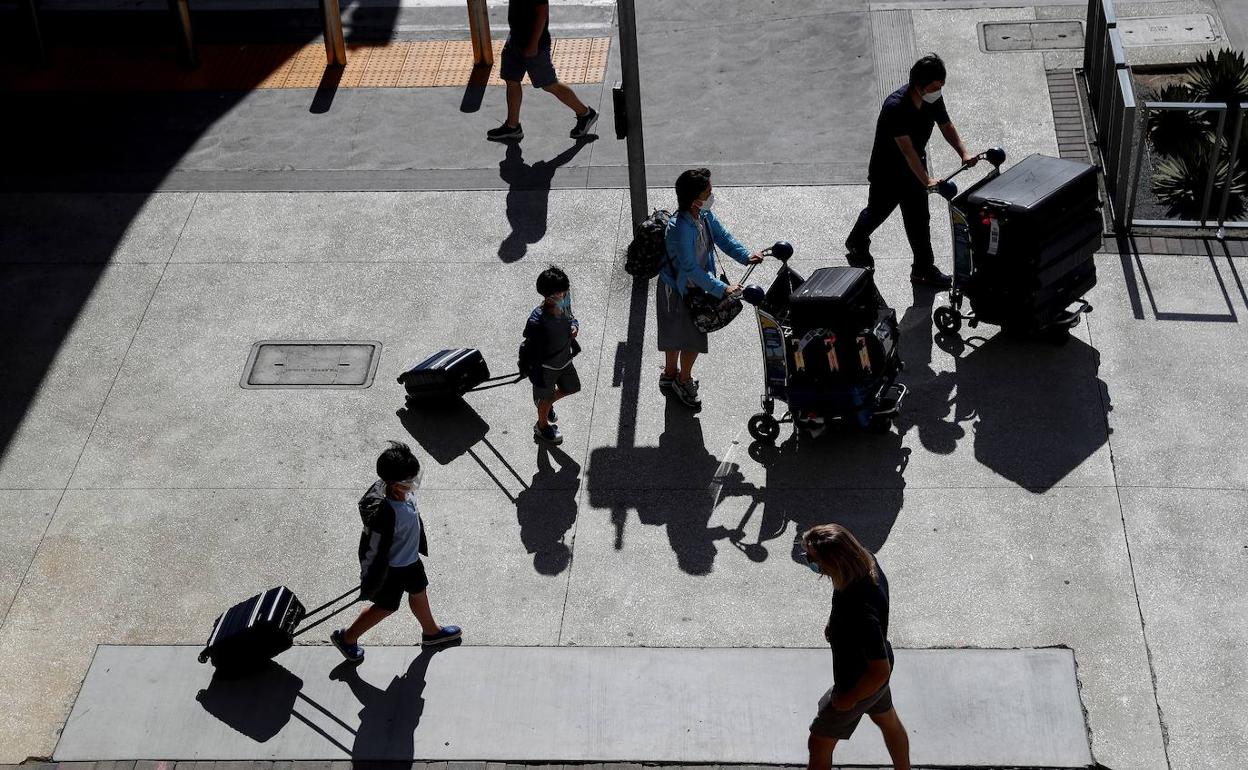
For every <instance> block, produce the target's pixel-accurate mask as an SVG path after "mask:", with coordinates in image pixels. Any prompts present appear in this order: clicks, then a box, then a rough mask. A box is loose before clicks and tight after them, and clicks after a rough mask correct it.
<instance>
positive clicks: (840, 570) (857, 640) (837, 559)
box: [802, 524, 910, 770]
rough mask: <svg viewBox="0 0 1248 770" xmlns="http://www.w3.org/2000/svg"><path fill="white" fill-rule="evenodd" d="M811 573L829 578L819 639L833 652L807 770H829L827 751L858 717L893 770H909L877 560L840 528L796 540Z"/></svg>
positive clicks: (816, 530)
mask: <svg viewBox="0 0 1248 770" xmlns="http://www.w3.org/2000/svg"><path fill="white" fill-rule="evenodd" d="M802 546H803V547H804V548H805V550H806V561H807V564H808V565H809V566H810V568H811V570H813V571H814V572H815V573H817V574H819V575H824V576H827V577H829V578H831V579H832V586H833V589H834V590H833V592H832V613H831V615H830V616H829V617H828V624H827V626H826V627H825V628H824V631H823V635H824V638H825V639H827V641H828V644H829V645H831V647H832V679H833V685H832V688H831V689H830V690H828V691H827V693H826V694H824V696H823V698H821V699H820V701H819V713H818V714H817V715H816V716H815V720H814V721H813V722H811V724H810V738H809V740H808V741H807V747H808V748H809V750H810V760H809V762H808V764H807V770H831V768H832V750H833V749H835V748H836V744H837V741H843V740H847V739H848V738H849V737H850V736H851V735H853V734H854V729H855V728H857V727H858V723H859V722H860V721H861V720H862V716H863V714H866V715H867V716H868V717H870V718H871V721H872V722H875V725H876V727H879V728H880V732H881V733H883V736H884V745H885V747H887V749H888V755H889V757H891V758H892V760H893V767H894V768H896V770H910V738H909V736H907V735H906V728H905V726H904V725H902V723H901V719H900V718H899V717H898V716H897V711H896V709H894V708H893V695H892V692H891V690H890V689H889V679H890V677H891V676H892V672H893V647H892V645H891V644H889V643H888V578H886V577H885V576H884V571H883V570H882V569H880V564H879V562H878V561H876V558H875V557H874V556H873V555H872V554H871V552H870V551H868V550H867V549H866V548H864V547H863V546H862V544H861V543H859V542H858V539H857V538H855V537H854V536H853V534H852V533H851V532H850V531H849V530H847V529H845V528H844V527H842V526H841V525H839V524H820V525H819V526H816V527H812V528H811V529H809V530H807V531H806V532H805V533H804V534H803V535H802Z"/></svg>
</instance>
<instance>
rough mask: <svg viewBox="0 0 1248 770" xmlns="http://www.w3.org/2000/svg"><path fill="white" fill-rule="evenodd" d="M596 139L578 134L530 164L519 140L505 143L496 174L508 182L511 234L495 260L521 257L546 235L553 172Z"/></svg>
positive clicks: (500, 246) (508, 220)
mask: <svg viewBox="0 0 1248 770" xmlns="http://www.w3.org/2000/svg"><path fill="white" fill-rule="evenodd" d="M597 138H598V137H597V136H596V135H594V134H589V135H587V136H584V137H581V138H580V139H577V140H576V141H575V142H574V143H573V144H572V146H571V147H569V148H568V149H566V150H564V151H563V152H561V153H559V154H558V155H556V156H555V157H553V158H551V159H550V160H539V161H537V162H536V163H533V164H531V165H530V164H528V163H525V162H524V156H523V153H522V150H521V149H520V143H519V142H509V143H508V144H507V154H506V155H505V156H504V157H503V159H502V160H501V161H499V164H498V175H499V176H500V177H501V178H502V180H503V181H504V182H506V183H507V185H508V189H507V223H508V224H509V225H511V234H510V235H508V236H507V237H506V238H504V239H503V242H502V243H500V244H499V246H498V258H499V259H501V260H502V261H503V262H505V263H507V264H510V263H512V262H516V261H518V260H520V259H523V258H524V255H525V254H527V253H528V250H529V246H530V245H531V244H534V243H537V242H538V241H540V240H542V239H543V238H545V237H546V222H547V216H548V210H549V207H550V185H551V182H552V181H553V180H554V178H555V172H556V171H558V170H559V167H560V166H563V165H564V164H566V163H567V162H568V161H570V160H572V159H573V158H574V157H576V154H577V153H578V152H580V151H581V149H582V148H583V147H585V146H586V145H588V144H589V143H590V142H593V141H594V140H595V139H597Z"/></svg>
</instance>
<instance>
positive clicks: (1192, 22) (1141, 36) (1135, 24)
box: [1118, 13, 1219, 46]
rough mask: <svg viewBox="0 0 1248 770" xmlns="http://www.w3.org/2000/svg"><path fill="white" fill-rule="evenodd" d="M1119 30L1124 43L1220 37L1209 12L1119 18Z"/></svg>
mask: <svg viewBox="0 0 1248 770" xmlns="http://www.w3.org/2000/svg"><path fill="white" fill-rule="evenodd" d="M1118 32H1119V34H1121V35H1122V44H1123V45H1128V46H1148V45H1195V44H1200V43H1212V42H1213V41H1215V40H1217V39H1218V37H1219V35H1218V33H1217V31H1216V29H1215V28H1214V23H1213V17H1212V16H1210V15H1209V14H1207V13H1190V14H1187V15H1185V16H1154V17H1150V18H1143V19H1119V20H1118Z"/></svg>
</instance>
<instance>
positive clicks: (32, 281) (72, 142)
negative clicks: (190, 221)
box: [0, 0, 398, 456]
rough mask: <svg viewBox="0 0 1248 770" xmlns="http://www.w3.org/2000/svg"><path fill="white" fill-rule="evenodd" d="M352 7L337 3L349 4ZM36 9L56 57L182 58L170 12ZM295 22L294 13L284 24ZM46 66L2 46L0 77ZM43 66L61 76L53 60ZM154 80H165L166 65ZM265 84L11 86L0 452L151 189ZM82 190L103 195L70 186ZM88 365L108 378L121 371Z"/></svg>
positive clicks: (382, 29)
mask: <svg viewBox="0 0 1248 770" xmlns="http://www.w3.org/2000/svg"><path fill="white" fill-rule="evenodd" d="M193 5H194V4H193V3H192V6H193ZM355 5H356V0H344V2H343V3H342V6H343V10H344V12H345V11H347V10H348V9H350V8H352V7H354V6H355ZM397 12H398V6H397V4H396V5H395V6H392V7H390V8H384V9H378V10H377V12H376V13H373V14H372V17H371V19H370V21H371V26H370V27H369V30H368V34H369V35H370V38H372V37H374V36H376V37H383V38H388V37H389V35H390V33H391V32H392V31H393V29H394V16H395V14H396V13H397ZM227 17H228V18H227ZM40 18H41V27H42V33H43V38H44V42H45V44H46V45H47V47H48V52H49V58H50V60H51V62H52V64H53V65H54V67H55V64H56V63H57V62H58V61H64V60H67V59H68V58H72V57H73V56H75V55H76V53H77V51H78V50H79V49H81V48H97V49H98V48H102V47H107V48H109V49H110V50H114V49H115V50H117V51H120V52H121V54H122V58H124V57H125V56H128V55H129V53H130V52H132V51H135V50H139V49H143V50H145V51H146V50H150V49H152V48H155V47H159V48H161V49H162V50H164V51H167V52H168V56H167V57H166V58H165V59H164V60H163V61H164V62H165V66H167V67H168V68H169V70H178V69H179V66H180V65H179V63H178V57H177V55H176V36H175V34H174V31H173V30H174V27H175V25H174V22H173V20H172V18H171V16H170V14H169V13H168V12H167V11H146V10H143V11H131V10H126V11H107V12H98V11H87V10H83V11H78V10H62V11H55V12H50V11H45V12H43V13H41V15H40ZM191 18H192V24H193V25H194V27H195V31H196V36H197V39H198V41H199V42H201V43H235V42H244V41H256V40H263V41H265V42H285V43H290V44H292V46H297V45H303V44H307V43H311V42H314V41H316V40H318V39H319V34H320V30H319V26H318V22H317V12H316V10H315V9H314V8H309V9H307V10H297V11H294V10H292V11H286V12H280V13H272V14H266V15H265V18H266V19H268V21H269V22H270V23H271V25H270V26H269V27H267V28H265V27H263V26H261V25H258V24H253V23H251V22H252V21H253V20H255V19H257V18H258V17H251V16H248V15H247V13H245V12H240V13H233V12H221V11H194V10H192V12H191ZM291 19H297V20H298V23H297V24H293V25H289V24H287V21H288V20H291ZM0 28H3V29H6V30H12V31H13V34H14V35H20V34H21V31H22V30H26V29H28V25H27V24H26V23H25V22H24V21H23V20H22V18H21V17H20V11H19V10H18V9H17V8H12V9H0ZM352 39H354V38H352ZM15 42H20V41H15ZM26 42H27V43H28V42H29V41H26ZM39 64H40V63H39V62H37V61H34V60H32V59H31V57H30V56H29V50H28V47H27V45H26V43H22V44H18V45H13V46H7V47H5V48H4V49H0V87H3V86H4V80H5V77H6V73H15V74H17V75H20V74H21V73H25V72H30V71H34V70H36V69H37V68H38V67H39ZM280 64H281V62H280V61H275V62H274V66H275V67H276V66H278V65H280ZM267 74H268V73H264V75H267ZM45 75H46V76H47V77H50V78H53V79H55V77H56V76H55V68H54V69H53V70H52V71H51V72H50V73H45ZM42 76H43V75H41V77H42ZM152 77H153V80H159V79H160V78H161V73H160V72H153V73H152ZM261 77H263V75H262V76H261ZM259 82H260V80H259V79H257V80H255V81H254V82H239V83H238V84H237V89H236V90H230V91H220V92H194V93H193V92H180V93H168V92H159V91H150V92H131V93H122V92H91V91H87V90H80V89H78V88H76V87H75V84H73V83H65V84H60V87H59V88H58V90H51V91H15V90H10V89H8V88H5V89H4V90H5V91H6V93H5V108H6V114H7V115H11V116H21V119H20V120H17V119H11V120H4V121H0V143H2V145H3V146H4V147H6V148H8V152H7V153H6V154H5V164H4V168H3V169H0V193H5V194H7V195H5V199H4V201H3V203H4V205H3V206H0V261H2V263H3V269H2V270H0V339H4V340H5V343H6V344H5V345H4V349H3V351H0V369H2V370H3V371H4V373H5V376H4V378H3V383H2V384H0V456H3V455H4V454H5V453H6V451H7V450H8V449H9V445H10V444H11V442H12V441H13V437H14V434H15V431H16V430H17V427H18V426H19V425H20V424H21V423H22V420H23V419H24V418H25V416H26V414H27V411H28V410H29V408H30V405H31V403H32V402H33V400H34V398H35V396H36V394H37V393H38V391H39V389H40V387H41V385H42V383H43V381H44V379H45V377H46V376H47V374H48V371H49V369H50V367H51V366H52V362H53V361H54V360H56V357H57V355H58V353H59V352H60V350H61V348H62V346H63V345H64V343H65V340H66V336H67V335H68V334H69V332H70V330H71V329H72V328H73V327H74V325H75V323H76V322H77V321H78V319H79V316H80V314H81V312H82V309H83V307H84V306H85V304H86V303H87V301H88V300H89V299H90V297H91V296H92V294H93V292H94V291H95V289H96V287H97V284H98V283H99V280H100V277H101V275H102V274H103V272H104V270H105V268H106V266H107V264H108V262H109V261H110V259H111V258H112V255H113V253H114V251H115V250H116V248H117V246H118V245H119V244H120V243H121V242H122V240H123V238H124V237H125V236H126V234H127V231H128V230H129V228H130V225H131V224H132V222H133V221H134V219H135V218H136V216H137V215H138V214H139V212H140V211H142V209H143V206H144V204H145V203H146V201H147V198H148V196H149V195H150V194H151V193H152V191H154V190H155V189H157V188H158V186H159V185H160V184H161V182H162V181H163V180H164V178H165V176H166V174H168V173H169V172H170V171H171V170H172V169H173V168H175V167H176V165H177V164H178V163H179V161H181V159H182V158H183V157H184V156H185V155H186V154H187V153H188V152H189V151H190V150H191V149H192V148H194V147H195V145H196V142H197V141H198V140H199V139H200V137H201V136H202V135H203V134H204V132H205V131H207V130H208V129H209V128H211V127H212V126H213V125H214V124H215V123H216V122H217V121H218V120H219V119H220V118H221V117H222V116H224V115H226V114H228V113H230V112H231V111H233V110H235V109H237V108H238V107H239V106H240V105H241V104H242V103H243V102H244V101H245V100H246V99H247V98H248V97H249V96H251V95H252V91H253V90H254V89H255V87H256V86H257V85H258V83H259ZM36 192H47V193H53V195H38V194H32V193H36ZM84 192H91V193H97V194H96V195H92V196H85V195H84V196H78V197H75V196H74V194H75V193H84ZM98 193H103V194H98ZM119 193H125V194H119ZM163 256H168V255H163ZM140 299H141V298H140ZM136 318H137V315H136ZM91 376H96V377H105V378H109V377H111V376H112V372H94V373H93V374H92V375H91ZM92 408H94V406H93V407H92ZM83 430H84V432H85V430H86V426H84V427H83ZM84 435H85V433H84Z"/></svg>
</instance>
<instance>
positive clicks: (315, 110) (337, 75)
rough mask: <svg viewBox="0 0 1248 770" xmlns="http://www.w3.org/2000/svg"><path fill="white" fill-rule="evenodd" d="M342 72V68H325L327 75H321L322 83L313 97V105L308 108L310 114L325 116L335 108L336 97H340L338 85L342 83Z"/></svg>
mask: <svg viewBox="0 0 1248 770" xmlns="http://www.w3.org/2000/svg"><path fill="white" fill-rule="evenodd" d="M342 70H343V68H342V67H326V68H325V74H323V75H321V83H320V85H318V86H317V87H316V93H315V94H314V95H313V96H312V105H311V106H310V107H308V112H310V113H312V114H313V115H323V114H325V113H326V112H329V108H330V107H333V106H334V97H335V96H337V95H338V84H339V83H341V82H342Z"/></svg>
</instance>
